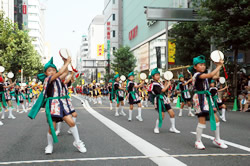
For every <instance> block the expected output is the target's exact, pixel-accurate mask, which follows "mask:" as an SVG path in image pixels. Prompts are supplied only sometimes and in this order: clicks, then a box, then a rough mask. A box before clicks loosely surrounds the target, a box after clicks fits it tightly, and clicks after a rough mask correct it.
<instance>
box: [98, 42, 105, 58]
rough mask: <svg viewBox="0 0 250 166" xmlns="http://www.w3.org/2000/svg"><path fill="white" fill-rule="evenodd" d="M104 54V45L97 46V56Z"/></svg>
mask: <svg viewBox="0 0 250 166" xmlns="http://www.w3.org/2000/svg"><path fill="white" fill-rule="evenodd" d="M103 54H104V44H98V45H97V56H103Z"/></svg>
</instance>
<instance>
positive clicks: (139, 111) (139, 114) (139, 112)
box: [138, 107, 141, 117]
mask: <svg viewBox="0 0 250 166" xmlns="http://www.w3.org/2000/svg"><path fill="white" fill-rule="evenodd" d="M138 116H139V117H141V107H138Z"/></svg>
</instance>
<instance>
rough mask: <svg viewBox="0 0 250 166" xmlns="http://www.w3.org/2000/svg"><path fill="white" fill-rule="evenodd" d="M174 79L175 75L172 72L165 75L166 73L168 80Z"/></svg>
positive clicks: (165, 76)
mask: <svg viewBox="0 0 250 166" xmlns="http://www.w3.org/2000/svg"><path fill="white" fill-rule="evenodd" d="M173 77H174V75H173V73H172V72H171V71H166V72H165V73H164V78H165V79H166V80H168V81H169V80H171V79H173Z"/></svg>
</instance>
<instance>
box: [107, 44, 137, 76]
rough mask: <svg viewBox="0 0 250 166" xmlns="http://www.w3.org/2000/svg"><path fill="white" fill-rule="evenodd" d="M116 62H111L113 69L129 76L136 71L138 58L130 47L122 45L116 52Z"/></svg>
mask: <svg viewBox="0 0 250 166" xmlns="http://www.w3.org/2000/svg"><path fill="white" fill-rule="evenodd" d="M114 57H115V58H114V62H113V63H111V64H112V66H111V68H112V70H114V71H115V72H118V73H119V74H120V75H125V76H127V75H128V74H129V73H130V72H132V71H134V69H135V67H136V58H135V56H134V55H133V54H132V53H131V52H130V48H129V47H127V46H126V47H121V48H119V49H118V50H116V51H115V52H114Z"/></svg>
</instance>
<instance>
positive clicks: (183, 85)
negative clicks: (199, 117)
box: [176, 74, 194, 116]
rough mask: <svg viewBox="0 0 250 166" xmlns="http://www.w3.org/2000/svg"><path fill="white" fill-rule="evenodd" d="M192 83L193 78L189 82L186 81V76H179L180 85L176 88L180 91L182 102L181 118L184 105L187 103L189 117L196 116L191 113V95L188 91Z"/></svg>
mask: <svg viewBox="0 0 250 166" xmlns="http://www.w3.org/2000/svg"><path fill="white" fill-rule="evenodd" d="M190 82H192V78H191V79H189V80H188V81H185V79H184V76H183V75H182V74H180V75H179V83H178V86H177V87H176V90H178V91H180V93H181V94H180V99H181V100H180V101H181V107H180V112H179V116H182V110H183V107H184V105H185V104H186V103H187V105H188V116H194V114H193V113H192V112H191V106H192V104H191V99H192V98H191V94H190V92H189V90H188V84H189V83H190Z"/></svg>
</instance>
